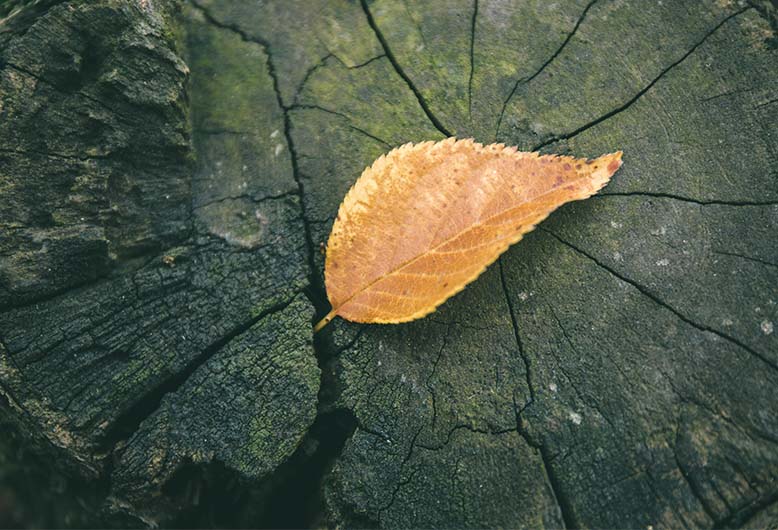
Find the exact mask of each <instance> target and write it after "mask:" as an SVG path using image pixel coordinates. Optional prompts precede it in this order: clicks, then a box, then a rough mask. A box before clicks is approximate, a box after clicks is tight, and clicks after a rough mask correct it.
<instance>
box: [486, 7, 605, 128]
mask: <svg viewBox="0 0 778 530" xmlns="http://www.w3.org/2000/svg"><path fill="white" fill-rule="evenodd" d="M597 2H599V0H590V2H589V3H588V4H587V5H586V7H584V10H583V11H582V12H581V15H580V16H579V17H578V20H577V21H576V23H575V26H573V29H572V31H570V33H568V34H567V37H565V40H564V41H562V44H561V45H560V46H559V47H558V48H557V49H556V51H555V52H554V53H553V54H551V57H549V58H548V59H546V61H545V62H544V63H543V64H541V65H540V68H538V69H537V70H535V72H533V73H532V74H531V75H529V76H527V77H522V78H519V79H517V80H516V83H515V84H514V85H513V88H512V89H511V92H510V94H508V97H507V98H505V101H503V103H502V108H501V109H500V117H499V118H497V129H496V130H495V133H494V136H495V138H497V137H498V136H499V134H500V126H501V125H502V119H503V116H504V115H505V109H506V108H508V103H510V101H511V99H513V96H514V94H516V90H518V88H519V86H521V85H526V84H527V83H529V82H530V81H532V80H533V79H535V78H536V77H537V76H539V75H540V74H541V73H542V72H543V70H545V69H546V67H547V66H548V65H550V64H551V63H552V62H553V61H554V59H556V58H557V57H558V56H559V54H561V53H562V50H564V49H565V47H566V46H567V44H568V43H569V42H570V40H571V39H572V38H573V36H574V35H575V34H576V33H577V32H578V28H579V27H580V26H581V23H582V22H583V21H584V18H586V14H587V13H588V12H589V9H591V7H592V6H593V5H594V4H596V3H597Z"/></svg>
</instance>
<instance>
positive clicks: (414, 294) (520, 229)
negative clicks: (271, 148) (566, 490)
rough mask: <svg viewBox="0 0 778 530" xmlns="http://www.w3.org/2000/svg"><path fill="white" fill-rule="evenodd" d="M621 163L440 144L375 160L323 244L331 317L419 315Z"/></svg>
mask: <svg viewBox="0 0 778 530" xmlns="http://www.w3.org/2000/svg"><path fill="white" fill-rule="evenodd" d="M620 166H621V151H619V152H617V153H613V154H609V155H603V156H601V157H600V158H597V159H594V160H589V161H587V160H586V159H579V158H572V157H568V156H555V155H540V154H538V153H524V152H519V151H517V150H516V148H515V147H505V146H504V145H503V144H491V145H486V146H484V145H481V144H478V143H475V142H474V141H473V140H469V139H468V140H456V139H454V138H449V139H447V140H443V141H441V142H423V143H420V144H415V145H414V144H406V145H404V146H402V147H400V148H397V149H394V150H392V151H390V152H389V153H388V154H386V155H383V156H381V157H379V158H378V159H377V160H376V161H375V162H374V163H373V165H372V166H371V167H369V168H367V169H365V171H364V172H363V173H362V176H361V177H360V178H359V180H357V182H356V183H355V184H354V186H353V187H352V188H351V190H350V191H349V192H348V194H347V195H346V198H345V199H344V200H343V203H342V204H341V205H340V210H339V211H338V217H337V218H336V219H335V223H334V225H333V227H332V233H331V234H330V239H329V242H328V244H327V257H326V261H325V279H326V281H325V284H326V287H327V296H328V298H329V300H330V303H331V304H332V311H330V313H329V314H328V315H327V316H326V317H324V319H322V321H321V322H319V323H318V324H317V325H316V328H315V329H316V330H317V331H318V330H319V329H321V328H322V327H324V325H326V324H327V323H328V322H329V321H331V320H332V319H333V318H334V317H335V316H341V317H343V318H345V319H348V320H353V321H356V322H377V323H398V322H407V321H409V320H414V319H417V318H421V317H423V316H425V315H427V314H429V313H431V312H432V311H434V310H435V308H436V307H437V306H439V305H440V304H442V303H443V302H444V301H446V299H448V298H449V297H450V296H452V295H453V294H456V293H457V292H459V291H461V290H462V289H463V288H464V287H465V285H467V284H468V283H470V282H471V281H473V280H474V279H475V278H476V277H478V275H479V274H481V273H482V272H483V271H484V269H486V267H487V266H488V265H489V264H491V263H492V262H494V260H496V259H497V258H498V256H499V255H500V254H502V253H503V252H505V250H506V249H507V248H508V247H509V246H510V245H512V244H513V243H516V242H517V241H519V240H520V239H521V238H522V236H523V235H524V234H526V233H527V232H529V231H530V230H532V229H533V228H534V227H535V225H536V224H538V223H539V222H540V221H542V220H543V219H545V218H546V217H548V215H549V214H550V213H551V212H553V211H554V210H555V209H557V208H558V207H559V206H561V205H562V204H564V203H566V202H569V201H575V200H580V199H585V198H586V197H589V196H591V195H593V194H594V193H596V192H597V190H599V189H600V188H602V187H603V186H605V184H607V182H608V181H609V180H610V178H611V176H612V175H613V174H614V173H615V172H616V170H617V169H619V167H620Z"/></svg>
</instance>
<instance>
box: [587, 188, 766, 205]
mask: <svg viewBox="0 0 778 530" xmlns="http://www.w3.org/2000/svg"><path fill="white" fill-rule="evenodd" d="M603 197H655V198H657V199H673V200H676V201H683V202H691V203H694V204H699V205H701V206H708V205H711V204H715V205H722V206H778V201H726V200H723V199H708V200H704V199H694V198H692V197H684V196H682V195H675V194H672V193H661V192H650V191H622V192H610V193H598V194H596V195H592V198H594V199H599V198H603Z"/></svg>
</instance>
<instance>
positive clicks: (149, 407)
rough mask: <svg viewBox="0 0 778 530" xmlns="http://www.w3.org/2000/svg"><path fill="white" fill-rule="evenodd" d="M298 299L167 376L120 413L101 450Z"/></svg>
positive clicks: (251, 321) (233, 331)
mask: <svg viewBox="0 0 778 530" xmlns="http://www.w3.org/2000/svg"><path fill="white" fill-rule="evenodd" d="M295 296H297V295H296V294H295V295H294V296H292V297H290V298H289V299H287V300H284V301H283V302H280V303H278V304H275V305H273V306H272V307H269V308H267V309H265V310H264V311H262V312H261V313H259V314H258V315H256V316H254V317H252V318H250V319H248V320H246V321H244V322H241V323H240V324H238V325H236V326H234V327H233V328H232V329H231V330H230V331H229V332H227V333H226V334H224V335H223V336H221V337H219V338H218V339H216V340H215V341H213V342H212V343H211V344H209V345H208V346H207V347H205V348H204V349H203V350H202V351H201V352H200V353H199V354H198V355H196V356H195V357H194V358H193V359H191V360H190V361H189V363H187V365H186V366H184V367H183V368H182V369H181V370H180V371H178V372H176V373H175V374H173V375H172V376H170V377H168V378H167V379H165V380H164V381H162V383H160V384H159V385H157V386H156V387H155V388H153V389H152V390H150V391H149V392H147V393H146V394H145V395H144V396H142V397H140V398H139V399H138V400H137V401H136V402H135V404H133V405H132V406H131V407H130V408H129V409H128V410H126V411H125V412H124V413H122V414H120V415H119V416H118V417H117V418H116V419H115V420H114V421H113V422H112V424H111V427H110V428H109V429H108V430H106V432H105V434H104V436H103V439H102V441H101V444H100V446H101V449H102V450H107V449H109V448H111V447H114V446H115V445H116V443H117V442H119V441H120V440H123V439H126V438H128V437H129V436H131V435H132V434H133V433H134V432H136V431H137V430H138V428H139V427H140V425H141V423H143V421H144V420H145V419H146V418H148V417H150V416H151V415H152V414H154V412H155V411H156V410H157V409H159V406H160V404H161V403H162V399H163V398H164V397H165V396H167V395H168V394H172V393H174V392H176V391H177V390H178V389H180V388H181V387H182V386H183V385H184V383H186V381H187V380H188V379H189V377H190V376H191V375H192V374H193V373H194V372H195V371H196V370H197V369H198V368H200V367H201V366H202V365H204V364H205V363H207V362H208V361H209V360H210V359H211V358H212V357H213V356H214V355H215V354H216V353H218V352H219V351H220V350H221V349H222V348H224V347H225V346H226V345H227V344H228V343H229V342H231V341H232V340H233V339H235V338H237V337H238V336H240V335H242V334H243V333H245V332H246V331H248V330H249V329H250V328H251V327H252V326H253V325H254V324H256V323H257V322H259V321H260V320H262V319H264V318H266V317H268V316H269V315H272V314H274V313H278V312H279V311H283V310H284V309H285V308H286V307H287V306H288V305H289V304H291V303H292V301H293V300H294V298H295Z"/></svg>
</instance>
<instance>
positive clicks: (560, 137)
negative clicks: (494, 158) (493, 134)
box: [531, 7, 753, 151]
mask: <svg viewBox="0 0 778 530" xmlns="http://www.w3.org/2000/svg"><path fill="white" fill-rule="evenodd" d="M749 9H753V8H752V7H744V8H742V9H740V10H738V11H735V12H734V13H731V14H730V15H728V16H726V17H724V19H723V20H722V21H721V22H719V23H718V24H716V26H714V27H713V28H712V29H711V30H709V31H708V32H707V33H706V34H705V35H704V36H703V37H702V38H701V39H700V40H699V41H697V42H696V43H695V44H694V46H692V47H691V48H690V49H689V51H687V52H686V53H685V54H683V55H682V56H681V57H680V58H679V59H677V60H676V61H674V62H673V63H671V64H670V65H669V66H667V67H665V68H664V69H663V70H662V71H661V72H659V75H657V76H656V77H655V78H654V79H652V80H651V82H650V83H648V84H647V85H646V86H645V87H643V88H642V89H641V90H640V91H639V92H638V93H637V94H635V95H634V96H632V97H631V98H630V99H629V100H627V101H626V102H625V103H623V104H622V105H620V106H618V107H616V108H615V109H613V110H611V111H610V112H607V113H605V114H603V115H602V116H600V117H599V118H596V119H594V120H592V121H590V122H589V123H587V124H585V125H582V126H581V127H578V128H577V129H575V130H574V131H571V132H569V133H563V134H558V135H555V136H552V137H551V138H549V139H548V140H545V141H543V142H541V143H539V144H538V145H536V146H535V147H533V148H532V149H531V150H532V151H537V150H539V149H541V148H543V147H545V146H547V145H550V144H553V143H555V142H558V141H560V140H569V139H570V138H572V137H574V136H577V135H579V134H581V133H582V132H584V131H586V130H587V129H591V128H592V127H594V126H595V125H598V124H600V123H602V122H604V121H605V120H608V119H610V118H612V117H614V116H616V115H617V114H620V113H622V112H624V111H625V110H627V109H628V108H629V107H631V106H632V105H633V104H634V103H635V102H636V101H637V100H639V99H640V98H641V97H643V95H644V94H645V93H646V92H648V91H649V90H651V88H652V87H653V86H654V85H655V84H656V83H657V82H658V81H659V80H660V79H662V78H663V77H664V76H665V75H667V74H668V73H669V72H670V71H671V70H672V69H673V68H675V67H676V66H678V65H679V64H681V63H682V62H684V61H685V60H686V58H687V57H689V56H690V55H691V54H692V53H694V52H695V50H697V48H699V47H700V46H702V44H703V43H704V42H705V41H706V40H708V38H709V37H710V36H711V35H713V34H714V33H715V32H716V31H718V29H719V28H721V27H722V26H723V25H724V24H726V23H727V22H729V21H730V20H732V19H733V18H735V17H737V16H739V15H741V14H743V13H745V12H746V11H748V10H749Z"/></svg>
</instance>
